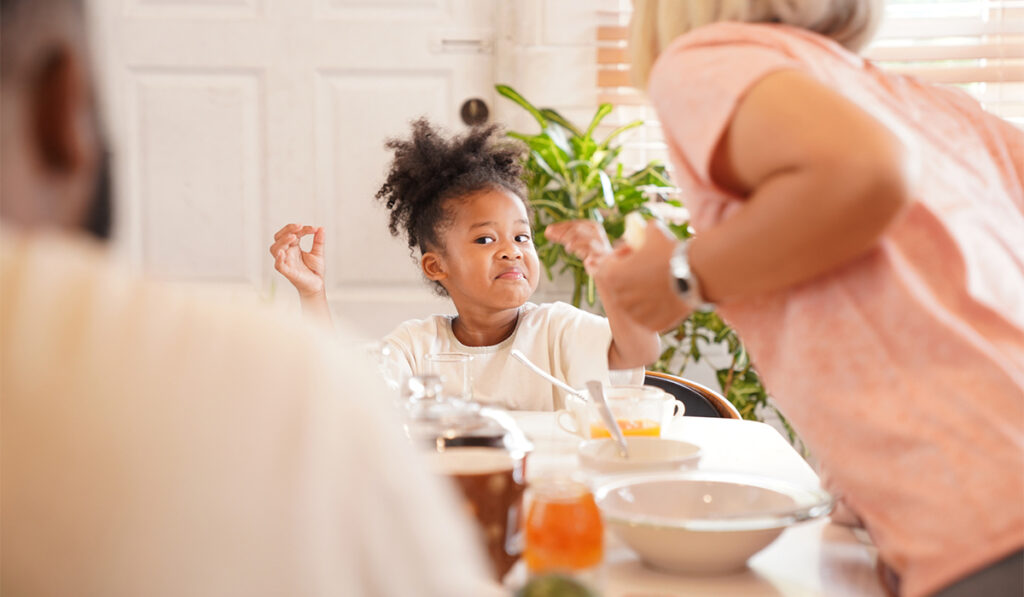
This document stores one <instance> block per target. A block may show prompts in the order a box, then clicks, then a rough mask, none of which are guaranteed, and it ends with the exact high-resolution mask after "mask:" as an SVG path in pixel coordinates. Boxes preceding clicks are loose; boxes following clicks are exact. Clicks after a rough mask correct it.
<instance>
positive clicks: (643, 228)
mask: <svg viewBox="0 0 1024 597" xmlns="http://www.w3.org/2000/svg"><path fill="white" fill-rule="evenodd" d="M646 234H647V220H645V219H644V217H643V216H642V215H640V212H638V211H631V212H629V213H628V214H626V229H625V230H624V231H623V232H622V239H623V240H624V241H626V244H627V245H629V247H630V248H631V249H633V250H634V251H635V250H637V249H639V248H640V247H642V246H643V244H644V236H645V235H646Z"/></svg>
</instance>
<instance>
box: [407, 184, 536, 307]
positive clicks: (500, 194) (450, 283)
mask: <svg viewBox="0 0 1024 597" xmlns="http://www.w3.org/2000/svg"><path fill="white" fill-rule="evenodd" d="M446 208H447V209H449V210H450V213H451V214H452V215H453V216H454V217H453V218H452V221H451V223H450V224H449V225H448V227H447V228H446V229H445V230H444V232H443V233H442V237H441V241H442V242H443V243H444V250H443V251H440V252H434V251H431V252H428V253H427V254H425V255H424V256H423V259H422V262H421V263H422V266H423V271H424V273H425V274H426V275H427V277H428V278H430V279H431V280H438V281H440V282H441V284H443V285H444V287H445V289H446V290H447V291H448V294H449V295H450V296H451V298H452V301H453V302H454V303H455V307H456V308H457V309H459V310H460V311H461V310H462V309H465V308H470V309H472V308H484V309H486V310H494V311H500V310H506V309H516V308H519V307H520V306H521V305H522V304H523V303H525V302H526V301H527V300H529V298H530V296H532V295H533V292H534V291H535V290H537V283H538V281H539V278H540V272H539V270H540V264H539V261H538V259H537V250H536V249H535V248H534V246H533V234H532V232H531V230H530V220H529V217H528V215H527V213H526V207H525V206H524V205H523V202H522V200H521V199H519V197H517V196H516V195H514V194H513V193H511V192H509V191H506V190H504V189H500V188H493V189H487V190H483V191H480V192H477V193H474V194H472V195H469V196H468V197H465V198H460V199H457V200H454V201H451V202H450V203H449V204H448V205H447V206H446Z"/></svg>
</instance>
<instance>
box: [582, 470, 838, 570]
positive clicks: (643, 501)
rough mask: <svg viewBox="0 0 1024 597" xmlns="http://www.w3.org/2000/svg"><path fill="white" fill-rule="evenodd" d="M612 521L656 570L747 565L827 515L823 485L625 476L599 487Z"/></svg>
mask: <svg viewBox="0 0 1024 597" xmlns="http://www.w3.org/2000/svg"><path fill="white" fill-rule="evenodd" d="M595 497H596V499H597V505H598V507H599V508H600V509H601V513H602V515H603V517H604V521H605V525H606V526H607V527H608V528H610V529H611V530H612V532H613V533H615V535H616V536H618V537H619V539H621V540H622V541H623V542H624V543H625V544H626V545H628V546H629V547H630V548H631V549H633V550H634V551H635V552H636V553H637V554H638V555H639V556H640V559H641V560H642V561H643V562H644V563H645V564H647V565H648V566H651V567H653V568H658V569H661V570H667V571H670V572H681V573H687V574H724V573H728V572H734V571H737V570H740V569H742V568H744V567H745V566H746V562H747V560H748V559H749V558H750V557H751V556H753V555H754V554H755V553H757V552H759V551H761V550H762V549H764V548H765V547H767V546H768V545H769V544H770V543H771V542H772V541H774V540H775V539H776V538H777V537H778V536H779V535H780V534H782V531H784V530H785V529H786V527H788V526H790V525H792V524H795V523H798V522H802V521H806V520H811V519H814V518H818V517H821V516H825V515H826V514H828V513H829V512H830V511H831V509H832V498H831V497H830V496H829V495H828V493H826V492H825V491H823V490H821V489H807V488H804V487H801V486H798V485H795V484H792V483H789V482H786V481H781V480H777V479H769V478H764V477H757V476H752V475H746V474H738V473H725V472H714V471H689V472H673V473H653V474H643V475H631V476H628V477H621V478H619V479H616V480H613V481H610V482H608V483H606V484H604V485H602V486H600V487H599V488H598V489H597V491H595Z"/></svg>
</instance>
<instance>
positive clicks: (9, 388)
mask: <svg viewBox="0 0 1024 597" xmlns="http://www.w3.org/2000/svg"><path fill="white" fill-rule="evenodd" d="M6 236H7V237H6V238H4V239H3V240H4V241H5V242H4V243H3V244H0V330H2V332H0V408H2V412H3V417H2V420H0V425H2V431H0V442H2V449H0V455H2V456H0V458H2V462H0V475H2V478H0V512H2V520H3V523H2V525H0V542H2V544H3V550H2V552H0V593H2V594H4V595H11V596H14V595H32V596H35V597H47V596H59V595H103V596H106V597H137V596H139V595H147V596H151V597H160V596H167V597H172V596H173V597H181V596H183V595H190V596H207V597H224V596H228V595H245V596H267V597H270V596H280V595H303V596H316V595H323V596H328V595H330V596H337V595H379V596H392V595H436V596H438V597H442V596H448V595H466V596H475V595H479V594H481V593H484V592H485V591H484V590H482V588H484V589H485V588H486V587H487V586H493V583H491V584H490V585H488V579H487V574H486V572H485V568H484V565H483V563H482V555H481V554H480V553H478V551H477V550H476V545H475V544H474V543H473V542H472V540H471V538H470V535H469V533H470V529H469V526H468V522H467V520H466V519H465V518H464V517H462V516H461V515H460V514H459V513H458V512H457V510H456V507H455V506H454V501H453V499H452V496H451V495H449V494H448V492H449V491H450V489H449V488H447V487H439V486H438V481H437V479H435V478H433V477H432V476H430V475H429V474H428V473H427V472H426V470H425V466H424V463H420V462H418V461H416V460H415V457H414V455H413V454H412V453H411V452H410V451H411V448H410V447H409V445H408V443H407V441H406V440H405V438H403V437H401V434H400V431H399V430H398V428H397V425H396V423H395V422H394V421H393V420H390V413H388V412H386V411H385V412H382V411H381V409H386V408H387V407H386V406H384V405H387V404H389V403H388V402H382V401H381V400H379V399H378V398H379V394H381V393H382V392H384V390H383V389H382V388H381V387H380V386H379V385H378V384H377V383H375V382H374V380H372V379H369V378H367V377H365V376H364V374H363V373H362V372H363V371H368V370H369V368H368V367H366V366H363V365H361V364H360V363H359V362H358V361H359V356H358V355H359V354H360V353H361V351H359V350H355V351H354V350H353V349H350V348H348V347H345V346H341V347H338V346H336V345H335V344H334V343H332V341H331V340H330V339H329V338H327V337H326V336H325V335H324V334H322V333H321V332H319V331H318V330H314V329H312V328H310V327H307V324H305V323H303V322H301V321H300V320H298V319H294V320H289V319H279V318H278V316H277V314H275V313H271V312H268V311H265V310H259V309H257V308H256V307H254V306H243V305H239V304H237V303H236V304H232V303H229V302H224V301H221V300H218V299H215V298H212V297H197V296H194V294H193V291H185V290H176V289H174V288H169V287H166V286H163V285H157V284H155V283H151V282H145V281H140V280H137V279H134V278H132V277H130V276H127V275H125V274H123V273H121V272H119V271H117V270H116V269H114V268H112V267H110V266H109V265H108V264H107V263H105V261H104V259H103V258H102V256H101V255H100V254H99V253H98V251H97V249H96V248H95V247H93V246H91V245H86V244H84V243H75V242H68V241H65V240H61V239H57V238H42V239H39V240H37V241H29V240H27V239H23V238H17V237H12V236H11V235H10V234H8V235H6Z"/></svg>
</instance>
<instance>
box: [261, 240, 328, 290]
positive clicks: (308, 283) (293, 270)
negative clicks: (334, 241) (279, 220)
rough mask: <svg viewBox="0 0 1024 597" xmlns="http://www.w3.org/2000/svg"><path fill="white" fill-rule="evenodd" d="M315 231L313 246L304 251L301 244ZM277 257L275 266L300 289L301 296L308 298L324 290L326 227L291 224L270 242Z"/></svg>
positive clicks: (274, 255) (271, 251)
mask: <svg viewBox="0 0 1024 597" xmlns="http://www.w3.org/2000/svg"><path fill="white" fill-rule="evenodd" d="M310 234H312V235H313V247H312V248H311V249H310V250H309V251H303V250H302V248H301V247H299V241H301V240H302V237H304V236H308V235H310ZM270 254H271V255H272V256H273V257H274V269H276V270H277V271H279V272H281V275H282V276H284V277H285V278H287V279H288V281H289V282H291V283H292V285H293V286H295V289H296V290H298V291H299V296H301V297H304V298H308V297H311V296H314V295H319V294H322V293H323V292H324V229H323V228H322V227H320V228H317V227H314V226H301V225H299V224H288V225H287V226H285V227H283V228H281V229H280V230H278V231H277V234H275V235H274V244H272V245H270Z"/></svg>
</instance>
